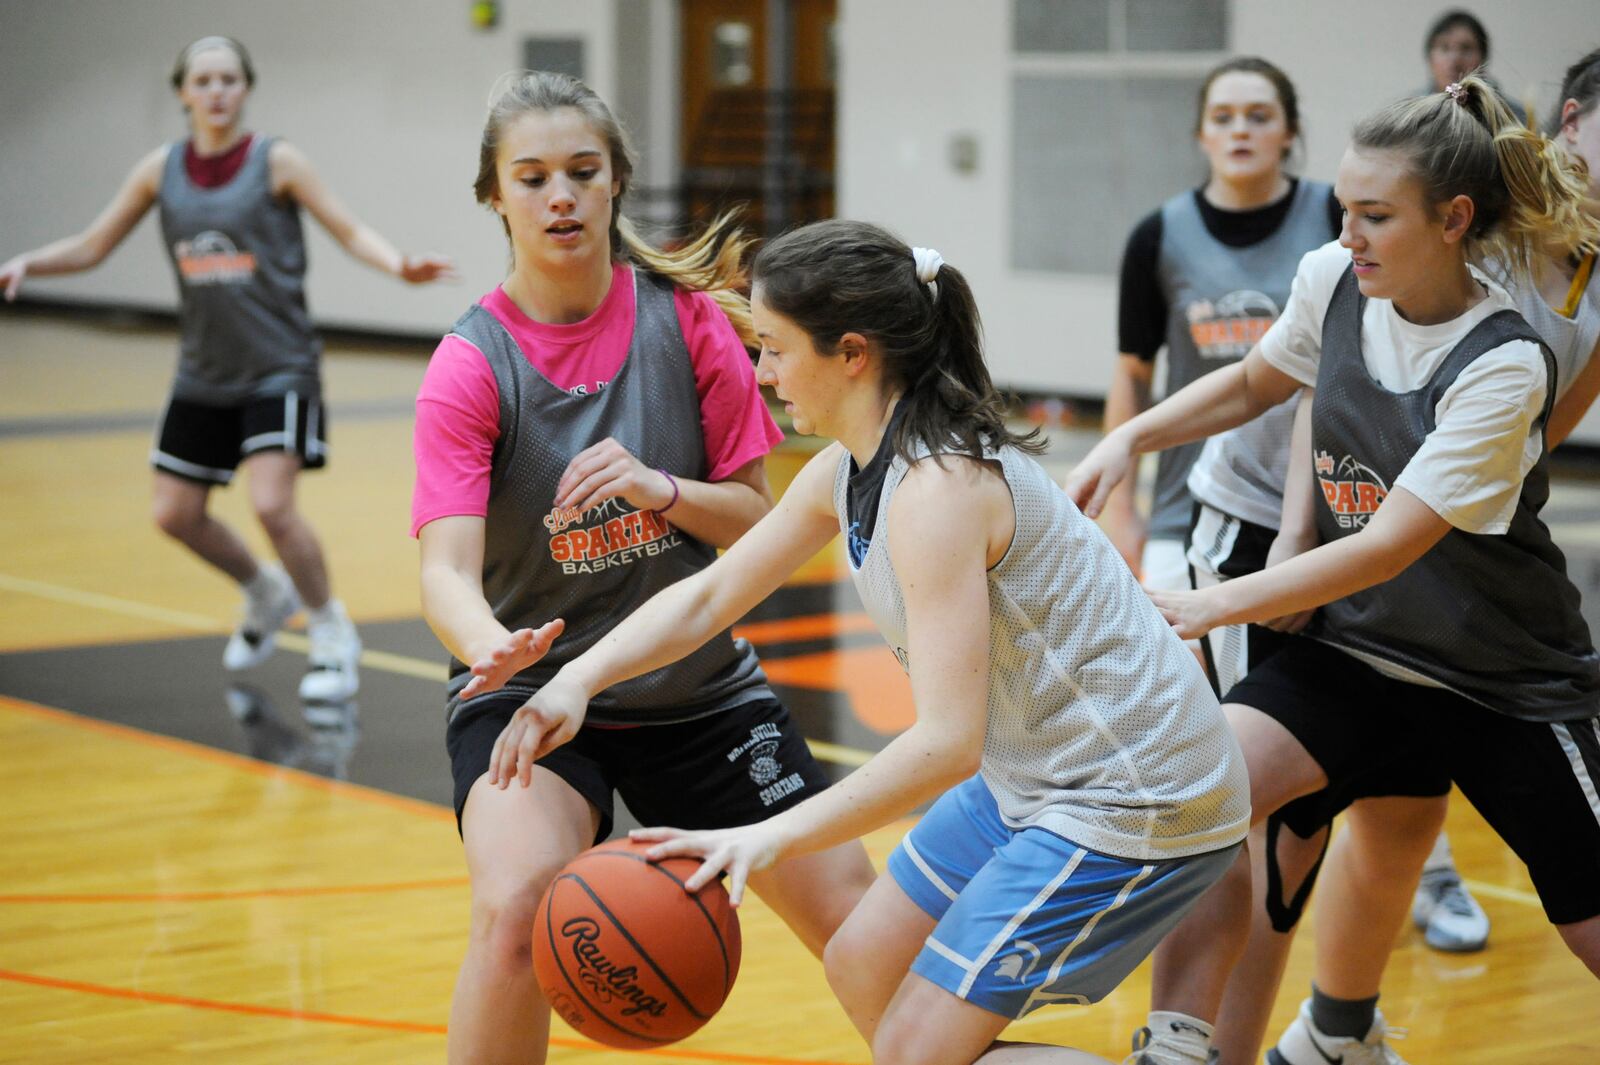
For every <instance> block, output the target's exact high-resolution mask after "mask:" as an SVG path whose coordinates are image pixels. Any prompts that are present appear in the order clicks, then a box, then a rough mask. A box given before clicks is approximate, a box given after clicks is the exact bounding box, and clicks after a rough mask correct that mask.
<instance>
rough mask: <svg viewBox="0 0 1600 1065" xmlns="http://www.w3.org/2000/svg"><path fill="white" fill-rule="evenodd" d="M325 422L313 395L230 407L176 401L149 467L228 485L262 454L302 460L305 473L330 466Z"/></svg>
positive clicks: (265, 399)
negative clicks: (280, 453) (287, 454)
mask: <svg viewBox="0 0 1600 1065" xmlns="http://www.w3.org/2000/svg"><path fill="white" fill-rule="evenodd" d="M327 428H328V424H327V417H326V413H325V412H324V410H323V409H322V400H321V399H320V398H318V397H317V396H315V395H310V396H308V395H304V394H302V393H299V392H286V393H284V394H283V395H280V396H262V397H259V398H257V399H250V400H246V401H245V402H243V403H240V404H237V405H235V406H231V407H211V406H207V405H205V404H203V403H195V402H193V401H191V400H186V399H178V398H176V397H174V398H173V399H172V400H171V401H170V402H169V403H168V404H167V412H166V414H164V415H162V417H161V424H160V425H159V426H158V427H157V428H156V446H155V449H154V450H153V451H151V452H150V464H151V465H152V466H154V467H155V468H156V469H158V470H161V471H163V472H165V473H170V474H173V475H174V476H177V477H182V478H184V479H186V480H190V481H198V482H199V483H201V484H228V483H229V482H231V481H232V480H233V471H234V470H236V469H238V467H239V463H241V462H243V461H244V460H245V459H247V458H249V457H250V456H251V455H254V454H256V453H257V452H259V451H287V452H290V453H291V454H295V455H299V456H300V462H301V464H302V465H303V466H304V468H306V469H308V470H314V469H318V468H320V467H322V466H323V465H325V464H326V463H327V459H328V446H327V442H326V441H327V436H326V434H327Z"/></svg>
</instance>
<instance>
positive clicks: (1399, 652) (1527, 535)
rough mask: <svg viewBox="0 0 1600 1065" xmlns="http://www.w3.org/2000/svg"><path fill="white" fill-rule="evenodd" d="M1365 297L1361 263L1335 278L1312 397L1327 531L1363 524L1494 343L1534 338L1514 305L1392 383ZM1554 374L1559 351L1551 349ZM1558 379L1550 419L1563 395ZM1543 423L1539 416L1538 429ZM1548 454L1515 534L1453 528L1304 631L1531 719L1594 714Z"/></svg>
mask: <svg viewBox="0 0 1600 1065" xmlns="http://www.w3.org/2000/svg"><path fill="white" fill-rule="evenodd" d="M1364 302H1365V297H1363V296H1362V295H1361V293H1360V290H1359V288H1358V287H1357V285H1356V278H1355V274H1354V272H1352V271H1351V270H1348V269H1347V270H1346V272H1345V274H1344V275H1343V277H1341V278H1340V280H1339V283H1338V286H1337V287H1336V288H1335V289H1334V294H1333V299H1332V301H1331V302H1330V303H1329V304H1328V313H1327V315H1326V317H1325V318H1324V319H1323V326H1322V355H1321V360H1320V362H1319V364H1318V369H1317V394H1316V399H1315V401H1314V402H1313V404H1312V416H1311V436H1312V455H1311V460H1312V463H1313V472H1314V474H1315V476H1316V478H1317V483H1318V487H1319V488H1320V489H1321V490H1320V491H1319V492H1317V493H1315V495H1316V498H1318V499H1319V500H1320V502H1319V504H1318V506H1317V508H1316V518H1317V534H1318V536H1319V538H1320V539H1321V540H1322V542H1323V543H1331V542H1333V541H1334V540H1338V539H1342V538H1344V537H1347V536H1354V535H1356V534H1357V533H1359V532H1360V531H1361V530H1362V529H1363V528H1365V527H1366V525H1367V522H1369V521H1370V520H1371V518H1372V515H1373V514H1375V513H1377V511H1378V507H1379V506H1380V505H1382V503H1383V500H1384V499H1385V498H1386V497H1387V495H1388V493H1389V486H1391V485H1393V484H1395V483H1396V481H1397V479H1398V478H1399V476H1400V473H1401V471H1402V470H1404V469H1405V467H1406V464H1407V463H1409V462H1410V461H1411V458H1412V456H1414V455H1415V454H1416V453H1417V451H1418V450H1419V449H1420V448H1421V447H1422V444H1423V441H1425V440H1426V439H1427V437H1428V434H1429V433H1431V432H1433V430H1434V428H1435V427H1436V422H1435V411H1436V410H1437V409H1438V405H1439V400H1440V397H1442V396H1443V395H1444V394H1445V393H1446V392H1448V391H1449V389H1450V387H1451V386H1452V385H1453V384H1455V382H1456V379H1457V378H1458V377H1459V376H1460V375H1461V373H1462V371H1463V370H1465V369H1466V368H1467V367H1468V366H1470V365H1471V364H1472V363H1473V362H1474V361H1475V360H1476V359H1478V358H1479V357H1481V356H1482V355H1484V353H1486V352H1489V351H1493V350H1494V349H1495V348H1497V347H1500V346H1501V345H1503V344H1506V343H1509V342H1510V341H1513V340H1533V341H1535V342H1537V336H1536V334H1535V333H1534V332H1533V330H1532V328H1531V327H1530V326H1529V325H1528V323H1527V322H1526V321H1525V320H1524V319H1523V318H1522V317H1521V316H1520V315H1519V314H1517V313H1516V312H1515V311H1512V310H1503V311H1497V312H1496V313H1494V314H1492V315H1490V316H1489V317H1488V318H1485V319H1484V320H1483V321H1481V322H1479V323H1478V324H1477V325H1476V326H1475V327H1473V329H1472V331H1471V332H1469V333H1468V334H1467V335H1466V336H1465V337H1464V338H1462V340H1461V341H1460V342H1459V343H1457V344H1456V346H1455V347H1454V348H1452V349H1451V351H1450V353H1449V354H1448V355H1446V356H1445V359H1444V361H1443V362H1442V363H1441V364H1440V365H1439V367H1438V368H1437V369H1436V370H1435V371H1434V373H1433V375H1432V377H1431V378H1430V379H1429V380H1427V381H1426V382H1424V383H1423V385H1422V386H1421V387H1419V388H1415V389H1412V390H1411V391H1408V392H1391V391H1389V390H1388V389H1386V388H1384V387H1383V386H1382V385H1381V384H1379V383H1378V382H1377V381H1376V380H1375V379H1374V378H1373V376H1372V374H1371V373H1370V372H1369V371H1368V369H1367V365H1366V362H1365V360H1364V357H1363V355H1362V351H1361V344H1362V337H1361V325H1362V308H1363V305H1364ZM1545 363H1546V373H1547V375H1548V377H1549V378H1550V379H1551V380H1552V382H1553V380H1554V377H1555V373H1556V371H1555V360H1554V358H1552V357H1551V356H1549V355H1548V353H1547V354H1546V356H1545ZM1555 391H1556V389H1555V386H1554V384H1553V383H1552V385H1551V387H1550V388H1549V389H1547V391H1546V394H1545V405H1544V410H1543V411H1541V412H1540V419H1539V420H1540V422H1541V423H1543V422H1544V420H1545V419H1547V418H1548V417H1549V414H1550V408H1551V406H1552V404H1553V403H1554V402H1555ZM1539 431H1540V432H1541V433H1542V432H1543V430H1542V428H1541V429H1540V430H1539ZM1548 466H1549V454H1548V452H1542V453H1541V454H1540V455H1539V459H1538V461H1537V462H1536V463H1535V464H1534V466H1533V468H1532V469H1531V470H1529V471H1528V473H1527V476H1526V477H1525V478H1524V479H1523V482H1522V490H1521V493H1520V495H1519V497H1518V500H1517V507H1516V512H1515V514H1514V516H1513V517H1512V519H1511V527H1510V529H1509V530H1507V532H1506V533H1505V534H1504V535H1483V534H1475V533H1467V532H1463V531H1462V530H1460V529H1455V528H1452V529H1451V530H1450V531H1449V532H1447V533H1445V535H1444V538H1443V539H1441V540H1440V541H1439V542H1438V543H1437V544H1435V545H1434V546H1433V547H1431V548H1429V549H1428V551H1427V552H1426V553H1425V554H1424V555H1423V556H1422V557H1421V558H1420V559H1418V560H1417V561H1415V562H1413V563H1412V564H1411V565H1409V566H1407V567H1406V568H1405V569H1404V570H1403V571H1401V572H1400V573H1399V574H1398V575H1397V576H1395V577H1392V578H1390V579H1389V580H1387V581H1384V582H1383V583H1382V584H1377V585H1374V586H1373V587H1371V588H1366V589H1363V590H1361V591H1359V592H1354V593H1352V594H1350V595H1348V596H1345V597H1344V598H1343V599H1336V600H1334V601H1333V602H1331V603H1329V604H1327V605H1326V606H1324V607H1323V608H1322V609H1321V610H1319V611H1317V615H1316V617H1315V618H1314V619H1313V620H1312V623H1311V627H1310V628H1308V629H1307V630H1306V631H1307V632H1308V633H1309V634H1310V635H1311V636H1313V637H1315V638H1318V639H1321V640H1324V641H1326V642H1328V643H1331V644H1334V645H1335V646H1338V647H1341V648H1343V649H1345V650H1347V651H1350V652H1352V653H1355V654H1358V655H1360V656H1362V657H1364V658H1368V659H1378V660H1380V661H1382V662H1384V663H1388V664H1390V665H1392V666H1398V667H1401V668H1402V669H1403V670H1406V671H1409V672H1411V673H1415V674H1418V675H1420V676H1421V677H1422V678H1424V679H1425V680H1426V681H1428V682H1431V683H1434V684H1437V685H1441V686H1443V687H1447V688H1450V689H1452V690H1454V691H1456V692H1459V693H1460V694H1462V695H1465V696H1466V697H1468V698H1470V699H1473V700H1475V701H1477V702H1479V703H1482V704H1483V705H1484V706H1487V707H1490V708H1491V709H1494V710H1498V711H1500V712H1501V713H1503V714H1507V715H1509V716H1511V717H1516V718H1521V719H1523V720H1527V721H1574V720H1584V719H1587V718H1591V717H1593V716H1594V715H1595V711H1596V709H1597V707H1600V656H1597V655H1596V653H1595V649H1594V644H1593V642H1592V641H1591V640H1590V637H1589V626H1588V624H1587V623H1586V622H1585V621H1584V617H1583V613H1582V612H1581V611H1580V610H1579V595H1578V589H1577V588H1576V587H1574V586H1573V584H1572V582H1571V581H1570V580H1568V579H1567V572H1566V559H1565V558H1564V557H1563V556H1562V554H1561V551H1560V550H1559V549H1558V548H1557V547H1556V546H1555V544H1554V543H1552V542H1551V540H1550V531H1549V529H1547V528H1546V527H1545V524H1544V522H1543V521H1541V520H1540V518H1539V511H1540V509H1541V508H1542V507H1543V506H1544V504H1545V501H1546V500H1547V499H1548V498H1549V494H1550V482H1549V471H1548Z"/></svg>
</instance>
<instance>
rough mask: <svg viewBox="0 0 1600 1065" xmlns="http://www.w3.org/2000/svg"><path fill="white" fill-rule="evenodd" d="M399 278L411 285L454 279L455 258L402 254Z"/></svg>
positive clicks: (455, 275) (455, 276)
mask: <svg viewBox="0 0 1600 1065" xmlns="http://www.w3.org/2000/svg"><path fill="white" fill-rule="evenodd" d="M399 276H400V280H402V281H408V282H410V283H411V284H413V285H423V284H427V283H428V282H429V281H454V280H456V278H457V276H458V275H457V274H456V264H455V260H453V259H451V258H450V257H449V256H447V255H432V254H429V255H402V256H401V257H400V275H399Z"/></svg>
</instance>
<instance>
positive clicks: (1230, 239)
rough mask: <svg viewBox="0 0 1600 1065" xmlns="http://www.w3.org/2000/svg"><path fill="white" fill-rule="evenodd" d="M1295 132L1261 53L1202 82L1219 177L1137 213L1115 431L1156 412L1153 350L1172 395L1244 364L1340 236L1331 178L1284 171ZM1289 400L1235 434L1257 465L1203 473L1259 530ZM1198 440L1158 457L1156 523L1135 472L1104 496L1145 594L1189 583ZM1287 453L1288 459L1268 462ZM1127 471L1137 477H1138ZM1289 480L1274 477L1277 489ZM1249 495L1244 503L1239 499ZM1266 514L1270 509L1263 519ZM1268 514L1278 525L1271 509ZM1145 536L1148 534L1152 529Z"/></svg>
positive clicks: (1124, 291) (1291, 101)
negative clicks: (1299, 274)
mask: <svg viewBox="0 0 1600 1065" xmlns="http://www.w3.org/2000/svg"><path fill="white" fill-rule="evenodd" d="M1299 136H1300V107H1299V100H1298V98H1297V96H1296V94H1295V89H1294V84H1293V83H1292V82H1290V80H1289V79H1288V77H1286V76H1285V75H1284V73H1283V71H1281V70H1279V69H1278V68H1277V67H1276V66H1274V65H1272V64H1271V63H1268V62H1267V61H1265V60H1263V59H1257V58H1254V57H1244V58H1239V59H1231V60H1229V61H1227V62H1225V63H1223V64H1221V65H1220V66H1217V67H1214V68H1213V69H1212V70H1211V72H1210V73H1209V74H1207V75H1206V78H1205V81H1204V82H1203V83H1202V84H1201V87H1200V96H1199V100H1198V101H1197V108H1196V114H1195V139H1196V141H1197V142H1198V143H1199V145H1200V148H1201V151H1202V152H1204V154H1205V157H1206V162H1207V164H1208V166H1209V170H1210V175H1209V177H1208V178H1207V180H1206V183H1205V184H1204V185H1202V186H1201V187H1200V188H1197V189H1191V190H1186V191H1184V192H1181V193H1179V194H1178V195H1176V196H1174V197H1172V199H1170V200H1168V201H1167V202H1166V203H1164V204H1162V205H1161V206H1160V207H1159V208H1157V209H1156V210H1155V211H1153V212H1151V213H1150V214H1149V215H1148V216H1146V217H1145V219H1144V220H1143V221H1141V222H1140V223H1139V224H1138V226H1136V227H1135V228H1134V230H1133V233H1132V235H1131V236H1130V237H1129V238H1128V246H1127V250H1126V251H1125V252H1124V254H1123V258H1122V280H1121V287H1120V296H1119V300H1118V315H1117V321H1118V332H1119V334H1120V336H1121V342H1120V344H1119V347H1120V348H1121V354H1120V355H1119V356H1118V357H1117V365H1116V370H1115V372H1114V373H1113V374H1112V378H1111V388H1110V391H1109V393H1108V394H1107V396H1106V418H1105V425H1106V431H1107V432H1110V431H1111V430H1113V429H1115V428H1116V427H1117V426H1118V425H1121V424H1122V423H1123V422H1125V421H1127V420H1128V419H1129V418H1132V417H1133V416H1134V415H1136V414H1138V413H1139V412H1140V411H1142V410H1145V409H1146V408H1148V407H1149V406H1150V395H1151V386H1152V383H1153V380H1154V376H1155V365H1156V356H1157V354H1158V353H1159V352H1160V351H1161V350H1162V349H1163V348H1165V350H1166V353H1167V354H1166V386H1165V388H1164V389H1163V391H1165V392H1166V393H1167V394H1169V395H1170V394H1171V393H1173V392H1176V391H1177V390H1178V389H1179V388H1181V387H1183V386H1184V385H1186V384H1188V383H1189V382H1190V381H1194V380H1196V379H1198V378H1199V377H1200V376H1201V375H1203V374H1206V373H1209V372H1210V371H1212V370H1215V369H1217V368H1219V367H1222V366H1227V365H1230V364H1232V363H1235V362H1237V361H1238V360H1240V359H1241V358H1243V357H1244V355H1245V353H1246V352H1248V351H1249V350H1250V347H1251V345H1252V344H1254V343H1255V341H1256V340H1257V339H1259V338H1260V336H1261V334H1262V333H1264V332H1265V331H1266V328H1267V326H1268V325H1270V324H1272V320H1273V318H1275V317H1277V314H1278V309H1279V308H1280V307H1282V306H1283V303H1284V300H1285V299H1287V298H1288V294H1289V280H1290V279H1291V278H1292V277H1293V276H1294V267H1295V264H1296V263H1297V262H1299V259H1300V256H1301V255H1302V254H1303V253H1305V252H1307V251H1309V250H1311V249H1312V248H1314V247H1316V246H1317V245H1319V244H1324V243H1326V242H1327V241H1328V240H1330V239H1332V237H1333V236H1336V235H1337V234H1338V232H1339V205H1338V203H1337V201H1335V200H1334V199H1333V195H1332V190H1331V189H1329V188H1328V186H1327V185H1324V184H1321V183H1318V182H1312V181H1302V180H1299V179H1296V178H1295V177H1293V176H1292V175H1290V174H1289V173H1288V172H1287V171H1286V170H1285V165H1286V163H1287V162H1288V159H1289V154H1290V152H1291V151H1292V150H1293V147H1294V142H1295V140H1296V138H1298V137H1299ZM1293 417H1294V412H1293V403H1292V402H1290V403H1288V404H1286V405H1285V406H1284V408H1283V409H1282V410H1281V411H1278V412H1276V413H1274V414H1273V415H1272V416H1270V417H1267V418H1263V419H1262V420H1261V421H1259V422H1257V423H1256V424H1255V425H1254V427H1253V428H1251V429H1250V430H1249V431H1248V437H1247V438H1246V439H1244V440H1241V441H1238V442H1237V443H1236V445H1235V453H1236V454H1239V455H1244V456H1248V459H1247V461H1248V470H1247V471H1246V472H1245V473H1244V474H1240V475H1233V476H1230V472H1229V471H1228V470H1227V469H1225V468H1224V467H1221V466H1219V465H1218V464H1217V462H1216V456H1215V455H1213V456H1212V461H1211V462H1209V463H1208V464H1207V472H1206V473H1204V474H1203V475H1202V477H1203V483H1204V486H1205V488H1206V489H1207V490H1208V491H1209V493H1210V498H1211V499H1212V501H1213V502H1220V503H1228V502H1232V503H1234V504H1236V506H1237V507H1239V508H1240V509H1241V510H1242V513H1240V514H1239V515H1238V516H1240V517H1246V518H1251V520H1254V521H1256V522H1257V524H1261V525H1267V524H1271V523H1275V522H1276V521H1277V513H1278V505H1277V504H1278V500H1277V498H1272V499H1270V500H1268V501H1265V502H1264V503H1263V504H1262V505H1261V506H1252V505H1250V504H1251V503H1254V502H1255V495H1256V493H1253V492H1249V491H1248V488H1247V487H1243V478H1244V477H1246V476H1249V477H1251V479H1252V480H1254V479H1258V478H1256V477H1255V476H1254V475H1255V474H1256V473H1257V472H1259V471H1260V468H1261V467H1262V466H1263V465H1265V466H1266V467H1267V470H1268V471H1272V470H1276V469H1277V467H1278V466H1281V464H1282V461H1286V459H1287V452H1288V448H1287V445H1286V444H1285V445H1284V446H1283V447H1281V448H1278V447H1277V446H1276V442H1277V441H1278V440H1280V439H1282V440H1285V441H1286V440H1287V433H1288V424H1289V421H1290V420H1292V419H1293ZM1200 450H1201V445H1200V444H1199V443H1194V444H1189V445H1186V446H1184V447H1180V448H1171V449H1168V450H1167V451H1164V452H1162V453H1161V457H1160V460H1159V462H1158V464H1157V467H1156V484H1155V492H1154V504H1153V508H1152V511H1151V515H1150V520H1149V523H1148V528H1147V525H1146V522H1145V520H1144V519H1143V518H1142V517H1141V516H1140V514H1139V513H1138V511H1137V509H1136V506H1135V503H1134V495H1135V492H1136V489H1137V483H1136V482H1137V477H1136V476H1133V475H1130V477H1129V478H1128V483H1127V484H1126V485H1119V486H1118V488H1117V490H1116V491H1115V492H1114V493H1112V495H1111V497H1110V498H1109V499H1108V500H1107V501H1106V511H1105V521H1104V522H1103V528H1104V529H1105V530H1106V533H1107V534H1108V535H1109V536H1110V537H1111V542H1112V543H1114V544H1116V545H1117V549H1118V550H1119V551H1121V552H1122V555H1123V557H1124V558H1126V559H1127V560H1128V564H1129V565H1130V566H1133V567H1134V569H1135V571H1136V572H1138V573H1139V575H1140V578H1141V579H1142V580H1143V582H1144V584H1145V586H1146V587H1149V588H1187V587H1189V569H1188V564H1187V563H1186V561H1185V558H1184V550H1185V546H1186V545H1185V540H1186V538H1187V534H1188V531H1189V525H1190V519H1191V518H1192V517H1193V513H1192V512H1193V508H1194V499H1193V498H1191V494H1190V490H1186V489H1185V484H1184V482H1185V480H1186V479H1187V478H1188V477H1189V475H1190V470H1191V468H1192V467H1193V466H1194V465H1195V462H1196V460H1197V459H1198V458H1199V456H1200ZM1279 452H1281V453H1282V455H1283V458H1282V459H1275V458H1274V457H1273V456H1274V455H1275V454H1277V453H1279ZM1130 472H1131V471H1130ZM1282 482H1283V478H1282V476H1281V475H1279V476H1277V478H1276V483H1278V484H1282ZM1241 492H1245V493H1246V494H1247V495H1248V497H1249V501H1248V502H1246V501H1245V500H1243V499H1240V498H1239V496H1240V493H1241ZM1258 511H1260V512H1261V513H1257V512H1258ZM1268 511H1270V513H1271V515H1272V517H1271V520H1270V522H1269V521H1263V520H1262V517H1263V515H1264V514H1265V513H1266V512H1268ZM1147 532H1148V536H1147Z"/></svg>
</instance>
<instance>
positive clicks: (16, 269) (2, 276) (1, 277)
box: [0, 255, 28, 303]
mask: <svg viewBox="0 0 1600 1065" xmlns="http://www.w3.org/2000/svg"><path fill="white" fill-rule="evenodd" d="M27 276H28V260H27V259H26V258H24V257H23V256H21V255H18V256H14V257H13V258H10V259H7V260H6V261H5V262H4V263H0V285H3V286H5V295H6V302H7V303H12V302H15V300H16V298H17V292H18V290H20V289H21V288H22V279H23V278H24V277H27Z"/></svg>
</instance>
